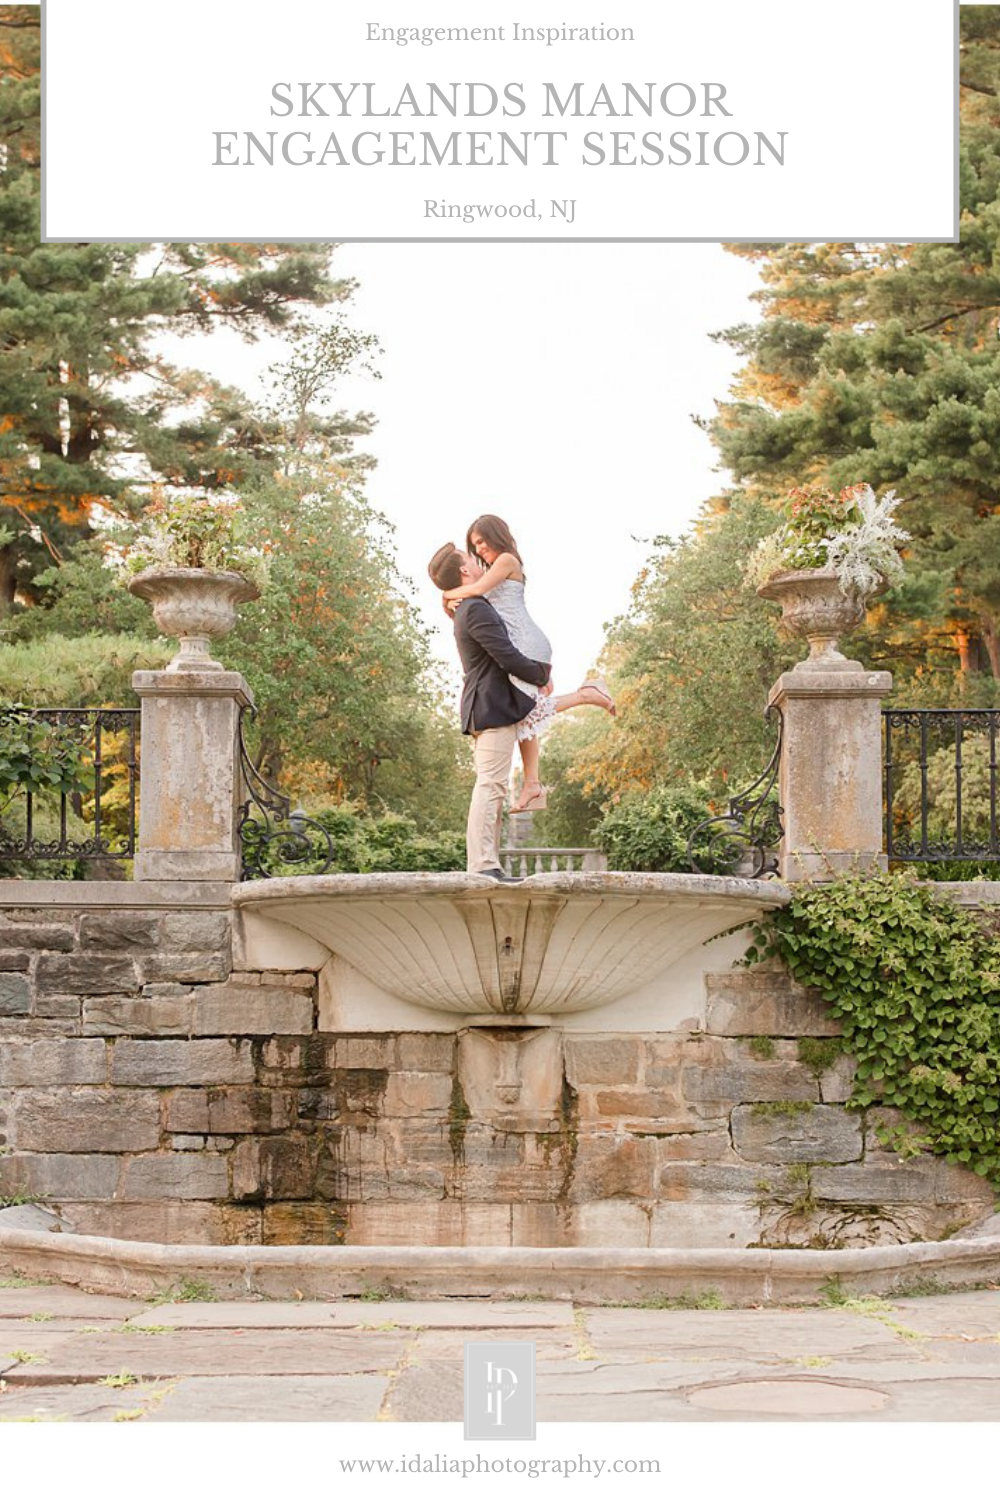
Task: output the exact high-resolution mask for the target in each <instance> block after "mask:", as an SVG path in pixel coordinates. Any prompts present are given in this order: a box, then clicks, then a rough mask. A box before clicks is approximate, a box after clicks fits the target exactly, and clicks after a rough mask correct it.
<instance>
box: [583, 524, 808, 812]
mask: <svg viewBox="0 0 1000 1500" xmlns="http://www.w3.org/2000/svg"><path fill="white" fill-rule="evenodd" d="M773 523H774V517H773V515H772V513H771V511H770V510H769V509H768V507H767V505H766V504H764V503H763V502H762V501H760V500H755V499H753V498H751V497H746V496H738V495H737V496H733V497H732V499H731V504H730V505H729V506H728V508H720V507H719V503H718V502H712V503H711V504H709V505H708V506H706V507H705V509H704V511H703V514H702V516H701V518H700V519H699V521H698V523H697V524H696V526H695V527H694V528H693V530H692V532H691V533H690V534H689V535H688V536H686V537H684V538H682V539H680V540H672V539H671V538H669V537H661V538H659V539H658V540H657V542H656V544H655V550H654V552H653V554H652V556H651V558H650V559H649V561H648V563H647V565H646V568H645V570H644V571H643V573H642V574H641V575H640V577H639V579H638V581H637V582H636V584H635V587H634V589H633V598H632V607H631V610H630V611H629V613H628V614H627V615H626V616H625V617H623V618H622V619H621V620H619V621H617V622H616V624H615V625H614V626H613V627H612V631H611V636H610V640H609V646H608V657H607V660H608V665H609V669H613V672H614V677H615V681H616V684H618V686H619V689H620V691H619V693H618V705H619V714H618V719H617V720H615V721H613V722H612V723H611V724H608V725H607V726H605V732H604V733H603V735H601V736H600V737H599V738H597V739H596V740H594V741H593V742H592V743H591V745H590V746H589V747H588V749H586V750H584V752H583V753H582V754H581V755H580V757H579V758H578V759H577V760H576V762H575V764H574V767H573V772H572V774H573V775H574V776H575V777H578V778H582V779H583V781H584V784H585V786H590V787H592V788H596V789H598V790H600V791H601V792H602V793H603V795H604V796H605V797H612V796H618V795H620V794H622V793H623V792H626V791H628V790H630V789H636V790H645V789H648V788H650V787H652V786H654V785H661V784H669V783H677V782H687V781H690V780H695V781H699V780H704V781H706V782H707V783H708V784H709V786H710V787H711V788H712V789H713V791H714V792H715V793H716V795H718V796H720V797H721V796H724V795H731V794H733V793H735V792H737V791H739V790H740V789H741V787H742V785H743V783H744V782H745V781H747V780H748V779H749V780H752V779H753V777H754V776H755V775H756V774H757V772H758V771H760V770H761V769H762V768H763V766H764V765H765V764H766V762H767V760H768V757H769V755H770V752H771V746H772V745H773V740H774V731H773V729H772V728H769V727H768V726H767V725H766V724H765V722H764V717H763V715H764V708H765V706H766V703H767V694H768V690H769V688H770V687H771V684H772V683H773V682H774V680H775V678H776V677H777V676H778V675H779V674H780V673H781V672H782V671H783V670H784V669H785V668H786V667H787V666H790V665H791V663H792V661H794V660H795V659H796V657H797V656H798V655H800V654H801V652H797V651H796V650H795V649H794V648H793V647H790V646H789V645H788V644H787V643H783V642H781V641H780V640H779V638H778V636H777V634H776V631H775V620H774V612H773V610H772V609H770V608H769V607H768V606H766V605H765V604H764V603H763V602H762V601H761V600H759V599H758V598H757V597H756V596H755V594H754V593H753V591H752V590H751V589H748V588H747V587H746V585H745V583H744V580H743V564H744V562H745V560H746V558H747V556H748V554H749V553H750V551H751V550H752V549H753V547H754V545H755V544H756V542H757V540H758V539H759V538H760V537H761V536H763V535H766V534H767V532H768V530H770V529H772V528H773Z"/></svg>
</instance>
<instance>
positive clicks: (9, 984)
mask: <svg viewBox="0 0 1000 1500" xmlns="http://www.w3.org/2000/svg"><path fill="white" fill-rule="evenodd" d="M30 1009H31V985H30V984H29V983H28V980H27V977H26V976H25V975H24V974H10V973H7V974H0V1016H26V1015H27V1014H28V1012H29V1011H30Z"/></svg>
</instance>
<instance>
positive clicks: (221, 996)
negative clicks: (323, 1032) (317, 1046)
mask: <svg viewBox="0 0 1000 1500" xmlns="http://www.w3.org/2000/svg"><path fill="white" fill-rule="evenodd" d="M192 1029H193V1032H194V1034H195V1035H196V1036H268V1037H271V1036H274V1035H275V1034H280V1035H283V1036H294V1035H295V1034H297V1033H304V1034H308V1033H311V1031H312V1029H313V1004H312V999H311V997H310V996H309V995H306V994H303V992H302V991H301V990H282V989H272V988H271V987H269V986H267V987H265V986H264V985H246V986H240V985H234V984H222V985H207V986H206V987H205V988H204V989H199V990H197V991H196V992H195V998H194V1020H193V1023H192Z"/></svg>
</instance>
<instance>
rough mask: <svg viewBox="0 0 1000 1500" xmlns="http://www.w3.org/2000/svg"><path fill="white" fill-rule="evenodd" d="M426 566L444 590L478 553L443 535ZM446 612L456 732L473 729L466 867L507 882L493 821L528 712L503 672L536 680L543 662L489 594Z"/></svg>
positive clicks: (543, 679) (466, 577) (545, 667)
mask: <svg viewBox="0 0 1000 1500" xmlns="http://www.w3.org/2000/svg"><path fill="white" fill-rule="evenodd" d="M427 571H428V572H429V573H430V575H431V578H432V579H433V581H434V582H435V583H436V584H437V586H438V588H439V589H441V590H444V589H457V588H461V587H462V585H463V584H464V583H475V582H476V580H477V579H478V578H479V577H480V575H481V571H482V570H481V568H480V565H479V561H478V559H476V558H474V557H471V556H470V555H469V553H468V552H460V551H459V549H458V548H457V547H456V546H455V544H454V542H448V543H447V545H446V546H444V547H439V548H438V550H437V551H436V552H435V554H434V556H433V557H432V558H431V560H430V564H429V566H428V569H427ZM454 618H455V643H456V645H457V646H458V654H459V656H460V657H461V659H462V666H463V667H464V669H465V681H464V683H463V685H462V709H461V713H462V733H463V734H471V735H472V737H473V759H474V761H475V767H476V784H475V787H474V788H473V791H472V801H471V803H470V804H469V821H468V825H467V827H466V832H465V847H466V869H467V870H468V871H469V872H470V874H473V875H489V876H490V877H491V879H493V880H500V881H503V882H504V883H505V884H512V883H514V879H515V877H513V876H511V875H507V874H505V873H504V871H503V870H502V869H501V868H500V822H501V818H502V815H503V799H504V795H505V793H506V791H507V782H508V780H509V779H510V764H511V761H512V759H513V757H514V747H515V745H516V744H517V726H518V724H519V723H520V721H521V720H522V719H523V718H525V717H526V715H527V714H529V713H530V712H531V710H532V708H533V707H534V700H533V699H532V698H529V697H528V695H527V693H522V692H521V691H520V689H519V688H516V687H515V686H514V684H513V683H512V682H511V680H510V677H511V673H513V674H514V675H515V676H516V677H520V678H521V680H522V682H535V683H537V684H538V686H539V687H544V686H545V685H546V683H547V682H548V680H549V673H550V671H551V667H550V664H549V663H547V662H537V661H532V660H531V658H530V657H528V656H522V655H521V653H520V651H518V650H517V649H516V647H515V646H513V645H512V644H511V639H510V636H509V635H508V634H507V628H506V626H505V625H504V623H503V621H502V620H501V618H500V616H499V615H498V614H497V612H496V610H495V609H494V608H493V606H492V604H490V602H489V600H487V599H480V598H472V599H463V600H462V601H461V602H460V604H459V605H458V608H457V609H456V610H455V617H454Z"/></svg>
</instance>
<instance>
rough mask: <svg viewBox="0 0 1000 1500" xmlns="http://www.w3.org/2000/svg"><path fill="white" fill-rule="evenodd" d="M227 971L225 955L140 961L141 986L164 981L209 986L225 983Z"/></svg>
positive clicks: (152, 957)
mask: <svg viewBox="0 0 1000 1500" xmlns="http://www.w3.org/2000/svg"><path fill="white" fill-rule="evenodd" d="M229 967H230V964H229V956H228V954H225V953H150V954H148V955H143V956H142V957H141V958H140V959H139V973H140V976H141V978H142V982H143V984H159V983H161V982H162V981H164V980H174V981H176V982H177V983H184V982H188V983H191V984H208V983H211V982H212V981H213V980H222V979H227V978H228V977H229ZM115 988H116V989H117V988H119V986H117V985H116V986H115Z"/></svg>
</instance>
